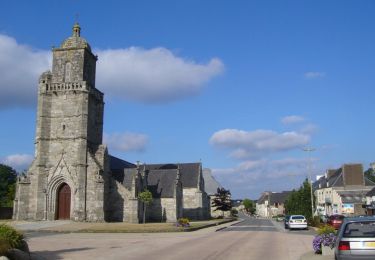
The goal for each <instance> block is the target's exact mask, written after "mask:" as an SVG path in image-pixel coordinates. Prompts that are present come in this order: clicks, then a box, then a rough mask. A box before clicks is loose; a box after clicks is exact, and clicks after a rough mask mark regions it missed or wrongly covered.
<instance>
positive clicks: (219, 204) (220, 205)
mask: <svg viewBox="0 0 375 260" xmlns="http://www.w3.org/2000/svg"><path fill="white" fill-rule="evenodd" d="M230 198H231V194H230V191H229V190H226V189H224V188H217V193H216V194H215V195H214V199H213V202H212V206H213V207H215V211H217V210H221V211H222V212H223V216H224V212H225V211H230V210H231V209H232V202H231V200H230Z"/></svg>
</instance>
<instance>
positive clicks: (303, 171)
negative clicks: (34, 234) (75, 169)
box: [0, 0, 375, 199]
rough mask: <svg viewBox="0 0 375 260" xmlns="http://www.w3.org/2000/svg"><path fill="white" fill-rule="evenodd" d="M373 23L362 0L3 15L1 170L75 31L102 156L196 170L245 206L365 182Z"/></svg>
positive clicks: (23, 150) (28, 129)
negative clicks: (91, 59) (87, 48)
mask: <svg viewBox="0 0 375 260" xmlns="http://www.w3.org/2000/svg"><path fill="white" fill-rule="evenodd" d="M374 13H375V1H372V0H361V1H354V0H351V1H349V0H337V1H335V0H332V1H326V0H304V1H301V0H295V1H288V0H285V1H279V0H273V1H271V0H257V1H250V0H249V1H245V0H244V1H241V0H237V1H224V0H222V1H220V0H212V1H210V0H207V1H198V0H180V1H173V0H158V1H145V0H138V1H110V0H107V1H81V0H74V1H73V0H67V1H57V0H49V1H26V0H25V1H17V0H12V1H10V0H4V1H1V3H0V93H1V94H0V118H1V122H2V124H1V127H0V162H2V163H5V164H8V165H11V166H12V167H14V168H15V169H17V170H18V171H20V172H21V171H23V170H25V169H27V167H28V165H29V164H30V162H31V161H32V160H33V157H34V141H35V122H36V104H37V82H38V77H39V76H40V74H41V73H42V72H44V71H46V70H48V69H51V48H52V47H53V46H60V44H61V42H62V41H63V40H64V39H66V38H67V37H69V36H71V34H72V26H73V24H74V22H75V21H78V22H79V24H80V26H81V28H82V30H81V36H82V37H84V38H85V39H86V40H87V41H88V42H89V44H90V45H91V48H92V50H93V52H94V53H95V54H97V55H98V62H97V71H96V87H97V88H98V89H99V90H100V91H102V92H104V94H105V112H104V143H106V144H107V146H108V149H109V153H110V154H112V155H115V156H117V157H120V158H122V159H124V160H127V161H130V162H133V163H134V162H136V161H140V162H141V163H183V162H199V161H201V162H202V164H203V167H205V168H210V169H212V172H213V175H214V177H215V178H216V179H217V180H218V181H219V182H220V183H221V184H222V185H223V186H224V187H225V188H227V189H229V190H230V191H231V193H232V197H234V198H251V199H257V198H258V197H259V196H260V194H261V192H263V191H275V192H280V191H284V190H291V189H295V188H298V187H299V186H300V185H301V183H302V181H303V180H304V179H305V178H306V177H307V176H308V175H309V169H311V170H310V173H311V174H312V176H313V178H315V176H316V175H322V174H324V172H325V170H326V169H329V168H339V167H340V166H341V165H342V164H344V163H362V164H363V167H364V169H367V168H369V166H370V165H369V164H370V163H371V162H374V161H375V154H374V148H373V147H375V138H374V136H373V135H374V134H373V133H374V128H375V120H374V119H375V118H374V98H375V90H374V86H375V79H374V76H375V73H374V71H375V16H374ZM307 147H309V148H314V151H312V152H306V151H304V148H307Z"/></svg>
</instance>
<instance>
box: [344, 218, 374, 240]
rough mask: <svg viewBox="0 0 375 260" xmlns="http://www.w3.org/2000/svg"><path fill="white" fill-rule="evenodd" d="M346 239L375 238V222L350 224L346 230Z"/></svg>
mask: <svg viewBox="0 0 375 260" xmlns="http://www.w3.org/2000/svg"><path fill="white" fill-rule="evenodd" d="M343 236H344V237H375V221H363V222H353V223H348V224H347V225H346V227H345V230H344V234H343Z"/></svg>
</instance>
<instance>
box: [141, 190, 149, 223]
mask: <svg viewBox="0 0 375 260" xmlns="http://www.w3.org/2000/svg"><path fill="white" fill-rule="evenodd" d="M138 198H139V199H140V200H141V201H142V203H143V224H144V223H145V221H146V206H148V205H150V204H151V203H152V193H151V192H150V191H149V190H147V189H145V190H144V191H142V192H141V193H139V195H138Z"/></svg>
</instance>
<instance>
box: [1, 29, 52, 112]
mask: <svg viewBox="0 0 375 260" xmlns="http://www.w3.org/2000/svg"><path fill="white" fill-rule="evenodd" d="M50 64H51V62H50V58H49V52H47V51H43V50H34V49H32V48H31V47H29V46H26V45H22V44H19V43H17V42H16V40H15V39H14V38H12V37H9V36H6V35H2V34H0V90H1V95H0V108H2V107H9V106H25V105H30V104H32V103H35V101H36V95H37V86H38V82H37V79H38V77H39V75H40V74H41V73H42V72H43V71H45V70H47V69H48V68H49V67H50Z"/></svg>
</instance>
